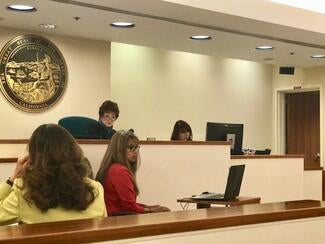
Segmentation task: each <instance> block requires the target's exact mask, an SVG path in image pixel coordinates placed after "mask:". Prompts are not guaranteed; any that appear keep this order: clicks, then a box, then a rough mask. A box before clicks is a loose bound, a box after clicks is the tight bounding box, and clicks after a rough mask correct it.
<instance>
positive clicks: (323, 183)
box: [322, 171, 325, 201]
mask: <svg viewBox="0 0 325 244" xmlns="http://www.w3.org/2000/svg"><path fill="white" fill-rule="evenodd" d="M322 193H323V194H322V195H323V196H322V198H323V201H325V171H323V175H322Z"/></svg>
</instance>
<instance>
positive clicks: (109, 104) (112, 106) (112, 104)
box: [98, 100, 120, 118]
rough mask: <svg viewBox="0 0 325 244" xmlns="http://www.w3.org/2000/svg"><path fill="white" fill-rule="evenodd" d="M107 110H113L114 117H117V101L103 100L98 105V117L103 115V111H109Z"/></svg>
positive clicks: (118, 111) (118, 112)
mask: <svg viewBox="0 0 325 244" xmlns="http://www.w3.org/2000/svg"><path fill="white" fill-rule="evenodd" d="M109 112H113V113H114V114H115V116H116V118H118V116H119V114H120V110H119V109H118V105H117V103H115V102H112V101H110V100H107V101H105V102H103V104H102V105H101V106H100V107H99V111H98V114H99V118H102V117H103V116H104V113H109Z"/></svg>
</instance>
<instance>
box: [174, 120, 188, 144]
mask: <svg viewBox="0 0 325 244" xmlns="http://www.w3.org/2000/svg"><path fill="white" fill-rule="evenodd" d="M170 140H172V141H192V140H193V134H192V129H191V126H190V125H189V124H188V123H187V122H185V121H184V120H178V121H176V123H175V125H174V129H173V133H172V136H171V138H170Z"/></svg>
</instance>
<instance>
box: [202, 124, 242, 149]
mask: <svg viewBox="0 0 325 244" xmlns="http://www.w3.org/2000/svg"><path fill="white" fill-rule="evenodd" d="M243 130H244V125H243V124H228V123H212V122H208V123H207V130H206V140H207V141H230V142H231V154H242V145H243Z"/></svg>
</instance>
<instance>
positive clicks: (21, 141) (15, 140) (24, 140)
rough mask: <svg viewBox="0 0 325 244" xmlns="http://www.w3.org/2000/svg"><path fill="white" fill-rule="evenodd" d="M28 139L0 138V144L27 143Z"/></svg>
mask: <svg viewBox="0 0 325 244" xmlns="http://www.w3.org/2000/svg"><path fill="white" fill-rule="evenodd" d="M28 141H29V139H0V144H27V143H28Z"/></svg>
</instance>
